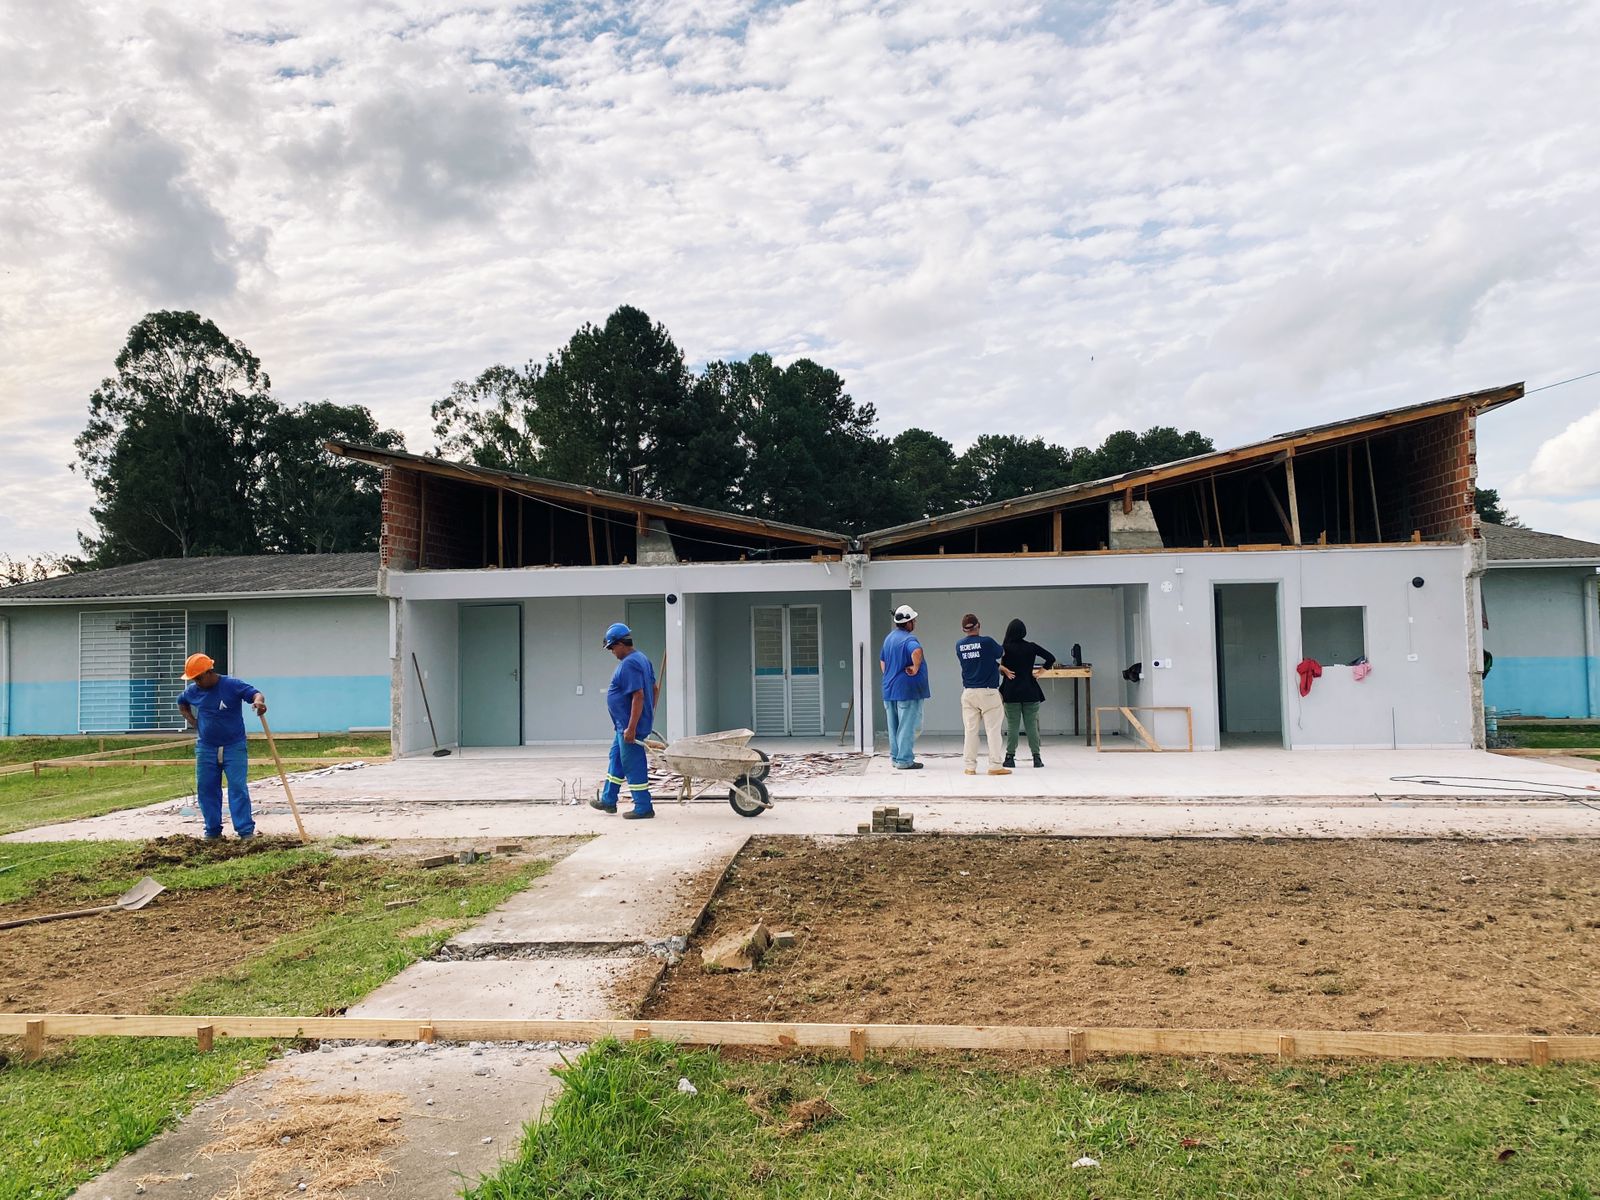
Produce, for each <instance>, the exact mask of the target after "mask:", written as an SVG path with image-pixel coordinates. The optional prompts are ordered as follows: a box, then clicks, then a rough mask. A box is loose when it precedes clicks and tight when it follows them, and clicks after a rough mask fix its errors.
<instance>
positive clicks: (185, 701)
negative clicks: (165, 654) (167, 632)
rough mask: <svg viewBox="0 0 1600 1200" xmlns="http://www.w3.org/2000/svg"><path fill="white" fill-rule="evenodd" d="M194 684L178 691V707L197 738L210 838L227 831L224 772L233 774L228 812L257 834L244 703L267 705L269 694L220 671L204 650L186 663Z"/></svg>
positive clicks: (243, 829)
mask: <svg viewBox="0 0 1600 1200" xmlns="http://www.w3.org/2000/svg"><path fill="white" fill-rule="evenodd" d="M183 677H184V678H185V679H187V680H188V681H189V686H188V687H186V688H185V689H184V690H183V695H181V696H179V697H178V710H179V711H180V712H181V713H183V719H184V720H185V721H187V722H188V723H189V727H190V728H191V729H194V730H197V731H198V736H197V737H196V738H195V744H194V789H195V796H196V798H197V799H198V800H199V801H200V816H201V817H202V818H203V819H204V821H205V836H206V840H207V841H213V840H215V839H217V838H220V837H221V836H222V776H223V775H224V774H226V775H227V777H228V816H229V818H230V819H231V820H232V822H233V831H234V832H235V833H237V834H238V835H239V836H240V837H241V838H248V837H254V836H255V832H256V822H255V817H254V816H253V815H252V814H251V812H250V782H249V781H250V753H249V743H248V742H247V741H246V740H245V735H244V709H245V705H247V704H248V705H249V706H250V707H251V708H253V709H255V710H256V715H257V716H259V715H260V714H262V713H264V712H266V711H267V698H266V697H265V696H263V695H262V694H261V693H260V692H259V691H258V690H257V689H256V688H255V687H254V686H253V685H251V684H248V683H246V682H245V681H244V680H242V679H235V678H234V677H233V676H232V675H223V674H221V673H219V672H218V671H217V664H216V663H215V662H213V661H212V660H211V659H210V658H209V657H207V656H206V655H204V654H191V655H190V656H189V658H188V660H187V661H186V662H185V663H184V664H183Z"/></svg>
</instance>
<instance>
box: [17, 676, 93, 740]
mask: <svg viewBox="0 0 1600 1200" xmlns="http://www.w3.org/2000/svg"><path fill="white" fill-rule="evenodd" d="M6 696H7V700H6V716H7V719H8V724H9V725H10V728H9V729H8V730H7V731H6V732H8V733H12V734H39V735H43V736H50V735H54V734H63V733H67V734H70V733H77V732H78V683H77V681H76V680H72V679H69V680H64V681H50V682H46V683H16V682H13V683H11V684H9V685H7V692H6Z"/></svg>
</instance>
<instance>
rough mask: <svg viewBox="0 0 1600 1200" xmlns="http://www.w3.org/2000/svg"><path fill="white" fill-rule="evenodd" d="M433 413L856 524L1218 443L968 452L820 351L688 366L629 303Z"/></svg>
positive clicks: (453, 448) (586, 473)
mask: <svg viewBox="0 0 1600 1200" xmlns="http://www.w3.org/2000/svg"><path fill="white" fill-rule="evenodd" d="M432 414H433V419H434V436H435V437H436V438H437V440H438V443H439V452H440V453H441V454H443V455H444V456H445V457H447V458H459V459H465V460H467V461H470V462H474V463H477V464H478V465H480V466H486V467H498V468H502V469H507V470H512V471H520V472H523V473H525V474H529V475H542V476H546V477H548V478H553V479H563V480H568V481H571V482H574V483H581V484H585V485H588V486H591V487H604V488H611V489H613V490H616V491H636V492H639V493H640V494H643V495H650V496H660V497H665V498H669V499H672V500H676V501H678V502H680V503H685V504H698V505H701V506H702V507H706V508H715V509H721V510H724V511H728V512H737V513H744V514H746V515H749V516H753V517H760V518H763V519H765V520H771V521H787V522H789V523H791V524H795V525H809V526H812V527H814V528H819V529H833V530H840V531H842V532H845V533H862V532H865V531H866V530H869V529H879V528H883V527H885V526H889V525H898V524H900V523H902V522H906V521H913V520H917V519H919V518H922V517H928V516H932V515H934V514H935V513H942V512H950V511H952V510H955V509H959V508H966V507H970V506H973V505H978V504H988V503H991V502H993V501H996V500H1005V499H1009V498H1010V497H1012V496H1019V495H1022V494H1024V493H1027V492H1037V491H1043V490H1047V489H1049V488H1056V487H1062V486H1065V485H1067V484H1071V483H1080V482H1084V481H1086V480H1090V479H1099V478H1103V477H1105V476H1107V475H1116V474H1120V473H1121V472H1123V471H1130V470H1134V469H1135V468H1138V467H1144V466H1153V465H1154V464H1156V463H1162V462H1170V461H1172V460H1174V459H1178V458H1186V457H1188V456H1190V455H1193V454H1201V453H1204V452H1206V451H1208V450H1210V449H1212V445H1211V439H1210V438H1207V437H1205V436H1204V435H1202V434H1199V433H1196V432H1194V431H1193V430H1190V431H1189V432H1187V433H1180V432H1179V431H1178V430H1177V429H1175V428H1172V427H1170V426H1157V427H1155V428H1152V429H1147V430H1145V431H1144V432H1143V433H1135V432H1134V431H1132V430H1123V431H1121V432H1118V433H1114V434H1112V435H1111V436H1110V437H1109V438H1107V439H1106V440H1105V441H1104V442H1103V443H1102V444H1101V445H1100V446H1099V447H1097V448H1095V449H1090V448H1088V447H1086V446H1078V447H1073V448H1068V447H1065V446H1059V445H1056V444H1054V443H1051V442H1047V441H1045V440H1044V439H1043V438H1041V437H1037V436H1035V437H1028V436H1026V435H1022V434H1014V433H989V434H984V435H983V436H981V437H979V438H978V439H977V440H976V441H975V442H974V443H973V444H972V446H970V447H969V448H968V449H967V450H965V451H964V452H962V453H961V454H957V453H956V451H955V448H954V447H953V446H952V445H951V444H950V442H949V441H947V440H946V439H944V438H942V437H940V436H939V435H938V434H936V433H933V432H931V431H929V430H926V429H908V430H906V431H905V432H903V433H900V434H898V435H896V436H894V437H888V436H885V435H884V434H882V433H880V432H879V431H878V427H877V426H878V415H877V412H876V410H875V409H874V408H873V406H872V405H871V404H863V403H858V402H857V401H856V400H855V399H854V398H853V397H851V395H850V394H849V392H848V391H846V390H845V381H844V378H843V377H842V376H841V375H839V373H838V372H836V371H833V370H830V369H829V368H827V367H825V366H822V365H821V364H819V363H816V362H813V361H812V360H811V359H807V358H802V359H798V360H796V361H795V362H793V363H790V364H789V365H788V366H780V365H778V364H777V363H776V362H774V361H773V359H772V356H771V355H769V354H753V355H751V356H750V358H749V359H748V360H745V361H742V362H723V361H716V362H710V363H707V364H706V365H705V366H704V367H703V368H701V369H700V370H699V371H694V370H691V369H690V368H689V367H688V365H687V364H686V363H685V362H684V357H683V352H682V351H681V350H680V349H679V348H678V346H677V344H676V343H675V342H674V341H673V340H672V335H671V334H670V333H669V332H668V331H667V329H666V328H665V327H664V326H663V325H661V324H660V323H658V322H654V321H652V320H651V319H650V318H649V317H648V316H647V315H646V314H645V313H643V312H641V311H640V310H639V309H637V308H633V307H630V306H626V305H625V306H623V307H621V308H619V309H617V310H616V311H615V312H613V313H612V314H611V315H610V316H609V317H607V318H606V320H605V323H604V324H602V325H594V324H585V325H584V326H583V327H582V328H581V329H579V330H578V331H577V332H576V333H574V334H573V335H572V337H571V339H570V340H569V341H568V342H567V344H566V345H564V346H563V347H561V348H560V349H559V350H557V351H555V352H553V353H551V354H549V355H547V356H546V357H545V359H544V360H543V361H542V362H537V361H532V362H528V363H526V364H525V365H523V366H521V367H511V366H506V365H504V364H496V365H494V366H491V367H489V368H488V369H486V370H485V371H483V372H482V373H481V374H480V375H478V376H477V377H476V378H475V379H471V380H464V381H461V382H459V383H457V384H456V385H455V386H454V387H453V388H452V389H451V391H450V394H449V395H448V396H446V397H444V398H443V399H442V400H440V401H438V402H437V403H436V404H434V405H433V410H432Z"/></svg>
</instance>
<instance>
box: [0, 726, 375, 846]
mask: <svg viewBox="0 0 1600 1200" xmlns="http://www.w3.org/2000/svg"><path fill="white" fill-rule="evenodd" d="M113 741H114V739H109V738H108V739H107V741H106V747H107V749H116V748H117V747H116V746H115V745H113ZM80 742H81V743H82V744H83V745H82V748H81V749H78V750H75V751H73V750H56V749H53V748H50V747H52V746H53V745H57V744H60V745H77V744H78V743H80ZM22 743H31V744H33V746H34V748H33V749H30V750H18V749H17V748H16V747H17V746H19V745H21V744H22ZM41 745H42V746H44V748H43V749H39V747H40V746H41ZM98 745H99V739H98V738H93V739H91V738H80V739H55V738H21V739H17V740H16V741H7V742H0V753H5V754H11V755H17V754H21V755H23V757H21V758H14V759H13V761H17V762H31V761H32V760H34V759H36V758H39V757H41V755H42V756H45V757H49V756H52V755H56V754H63V755H64V754H67V753H80V754H82V753H88V752H90V751H93V750H95V749H96V748H97V747H98ZM352 747H353V748H354V749H353V750H352ZM278 751H279V753H280V754H283V755H284V756H285V757H294V758H324V757H327V758H333V759H343V758H360V757H363V756H377V755H387V754H388V753H389V735H388V734H377V735H373V734H337V735H335V736H333V737H323V738H305V739H301V740H295V741H280V742H279V743H278ZM334 751H338V753H334ZM155 754H156V756H157V757H160V758H184V757H190V756H192V755H193V751H192V750H187V751H186V750H184V749H182V748H174V749H171V750H162V751H156V752H155ZM288 769H289V770H291V771H297V770H304V769H305V768H304V767H290V768H288ZM276 773H277V772H276V769H275V768H274V767H273V765H272V755H271V752H270V751H269V750H268V749H267V744H266V742H264V741H251V743H250V778H251V779H262V778H264V777H266V776H268V775H274V774H276ZM193 792H194V768H193V767H190V766H181V767H150V768H149V769H148V770H144V769H141V768H138V767H100V768H97V769H96V770H94V771H93V772H91V771H90V770H89V768H88V767H86V766H74V767H71V768H63V767H46V768H44V769H43V770H42V771H41V773H40V775H39V777H38V778H37V779H35V778H34V775H33V772H32V771H21V772H18V773H16V774H13V775H0V835H4V834H7V833H15V832H17V831H18V830H19V829H32V828H34V827H35V826H39V825H51V824H54V823H55V822H57V821H72V820H77V819H78V818H80V817H97V816H99V815H100V814H102V813H108V812H116V811H117V810H118V809H123V808H138V807H139V806H140V805H144V804H154V803H155V802H156V801H158V800H171V799H174V798H176V797H178V796H187V795H191V794H193Z"/></svg>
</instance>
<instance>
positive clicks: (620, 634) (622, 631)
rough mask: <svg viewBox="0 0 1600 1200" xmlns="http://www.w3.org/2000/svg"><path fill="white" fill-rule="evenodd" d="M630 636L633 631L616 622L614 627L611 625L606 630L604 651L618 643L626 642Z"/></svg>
mask: <svg viewBox="0 0 1600 1200" xmlns="http://www.w3.org/2000/svg"><path fill="white" fill-rule="evenodd" d="M632 636H633V630H631V629H629V628H628V627H627V626H626V625H624V624H623V623H622V622H621V621H618V622H617V623H616V624H615V625H611V626H609V627H608V628H607V629H606V649H607V650H609V649H611V647H612V646H614V645H616V644H617V643H618V642H622V641H626V640H628V639H629V638H631V637H632Z"/></svg>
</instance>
